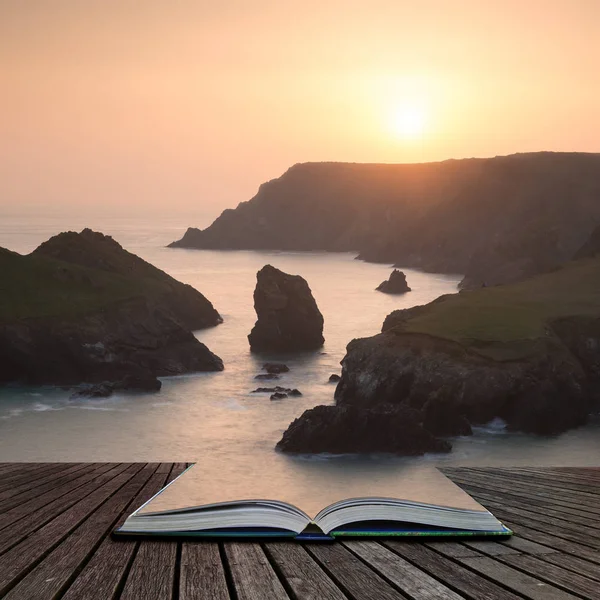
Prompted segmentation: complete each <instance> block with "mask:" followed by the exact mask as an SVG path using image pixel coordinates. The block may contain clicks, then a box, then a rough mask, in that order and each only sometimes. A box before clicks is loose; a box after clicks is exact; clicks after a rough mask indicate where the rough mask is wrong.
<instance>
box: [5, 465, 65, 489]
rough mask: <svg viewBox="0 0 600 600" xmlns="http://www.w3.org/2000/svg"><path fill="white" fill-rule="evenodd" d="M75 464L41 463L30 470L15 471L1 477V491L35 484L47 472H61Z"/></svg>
mask: <svg viewBox="0 0 600 600" xmlns="http://www.w3.org/2000/svg"><path fill="white" fill-rule="evenodd" d="M72 466H73V463H48V464H44V463H40V464H37V465H35V467H34V468H32V469H30V470H29V471H27V472H25V471H14V472H12V473H10V474H8V475H6V476H4V477H2V478H0V492H4V491H6V490H10V489H13V488H14V487H17V486H20V485H22V484H32V485H33V484H34V483H35V481H36V480H37V479H39V478H42V477H44V476H45V475H47V474H52V473H60V472H61V471H64V470H66V469H68V468H70V467H72Z"/></svg>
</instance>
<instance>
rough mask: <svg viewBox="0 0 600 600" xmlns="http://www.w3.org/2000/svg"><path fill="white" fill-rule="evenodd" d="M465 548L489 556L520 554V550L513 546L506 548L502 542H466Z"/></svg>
mask: <svg viewBox="0 0 600 600" xmlns="http://www.w3.org/2000/svg"><path fill="white" fill-rule="evenodd" d="M464 544H465V546H467V547H468V548H471V549H472V550H477V551H478V552H482V553H483V554H487V555H488V556H505V555H507V554H520V552H519V551H518V550H516V549H515V548H512V547H511V546H506V545H504V544H501V543H500V542H492V541H486V540H477V541H472V542H464Z"/></svg>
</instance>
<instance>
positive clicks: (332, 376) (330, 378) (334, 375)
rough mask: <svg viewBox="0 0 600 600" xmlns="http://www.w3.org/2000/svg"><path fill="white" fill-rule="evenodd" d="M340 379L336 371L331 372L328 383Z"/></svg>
mask: <svg viewBox="0 0 600 600" xmlns="http://www.w3.org/2000/svg"><path fill="white" fill-rule="evenodd" d="M340 379H341V376H340V375H337V374H336V373H332V374H331V375H330V376H329V383H337V382H338V381H339V380H340Z"/></svg>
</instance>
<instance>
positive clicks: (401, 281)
mask: <svg viewBox="0 0 600 600" xmlns="http://www.w3.org/2000/svg"><path fill="white" fill-rule="evenodd" d="M377 291H378V292H383V293H385V294H405V293H406V292H410V288H409V287H408V284H407V283H406V275H405V274H404V273H403V272H402V271H398V269H394V270H393V271H392V273H391V274H390V278H389V279H388V280H386V281H384V282H382V283H380V284H379V285H378V286H377Z"/></svg>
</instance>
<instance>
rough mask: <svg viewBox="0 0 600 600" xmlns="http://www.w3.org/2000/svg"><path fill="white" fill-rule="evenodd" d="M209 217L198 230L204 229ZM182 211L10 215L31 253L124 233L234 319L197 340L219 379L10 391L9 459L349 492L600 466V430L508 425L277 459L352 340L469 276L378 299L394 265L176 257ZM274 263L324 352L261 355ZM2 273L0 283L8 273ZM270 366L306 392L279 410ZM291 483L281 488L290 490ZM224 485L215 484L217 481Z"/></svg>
mask: <svg viewBox="0 0 600 600" xmlns="http://www.w3.org/2000/svg"><path fill="white" fill-rule="evenodd" d="M198 221H200V222H198ZM209 222H210V220H207V221H206V222H202V219H198V220H196V222H191V221H190V217H189V216H186V215H181V216H173V215H168V216H163V215H157V216H152V215H150V216H145V217H139V216H131V217H119V216H115V215H110V216H106V215H97V216H95V217H93V216H89V215H87V216H83V215H78V214H76V213H68V214H50V215H47V214H46V215H44V214H31V213H27V214H19V213H18V207H14V208H13V213H12V214H10V215H4V216H0V246H2V247H5V248H9V249H11V250H14V251H16V252H19V253H28V252H30V251H32V250H33V249H34V248H35V247H37V246H38V245H39V244H40V243H41V242H43V241H45V240H46V239H48V238H49V237H51V236H52V235H55V234H57V233H59V232H61V231H66V230H75V231H80V230H81V229H83V228H84V227H91V228H92V229H94V230H96V231H102V232H103V233H106V234H108V235H111V236H113V237H114V238H115V239H116V240H117V241H118V242H119V243H121V244H122V245H123V246H124V247H125V248H126V249H127V250H129V251H130V252H133V253H135V254H137V255H139V256H141V257H142V258H144V259H145V260H147V261H149V262H151V263H152V264H154V265H156V266H157V267H159V268H160V269H163V270H164V271H166V272H167V273H169V274H170V275H172V276H173V277H175V278H177V279H178V280H180V281H183V282H185V283H189V284H190V285H192V286H194V287H195V288H197V289H198V290H200V291H201V292H202V293H203V294H204V295H205V296H206V297H207V298H209V300H210V301H211V302H212V303H213V304H214V306H215V307H216V308H217V310H218V311H219V312H220V313H221V315H222V316H223V319H224V323H223V324H222V325H219V326H218V327H215V328H211V329H207V330H202V331H198V332H196V336H197V337H198V339H199V340H201V341H202V342H203V343H205V344H206V345H207V346H208V347H209V348H210V349H211V350H212V351H213V352H215V353H216V354H218V355H219V356H220V357H221V358H222V359H223V361H224V363H225V370H224V371H223V372H220V373H198V374H191V375H185V376H179V377H171V378H164V379H163V380H162V383H163V386H162V389H161V391H160V392H158V393H153V394H140V393H137V394H133V393H118V394H115V395H114V396H112V397H110V398H104V399H77V400H73V399H71V398H70V392H69V391H67V390H63V389H61V388H56V387H36V388H34V387H17V386H8V387H3V388H0V461H70V462H73V461H93V462H99V461H119V462H121V461H187V462H201V463H202V464H203V468H204V469H205V470H207V472H208V473H210V472H212V473H214V478H212V477H208V478H207V481H208V483H207V485H208V486H209V487H210V486H211V485H213V484H211V483H210V482H211V481H215V482H216V481H223V480H227V479H229V480H231V479H235V480H236V481H239V480H240V479H241V480H242V481H243V480H244V479H245V480H247V481H250V480H252V479H253V478H256V477H273V480H274V481H275V480H276V481H278V482H279V483H278V485H280V486H289V487H290V489H291V488H293V487H296V486H302V487H304V488H306V486H311V487H312V486H324V485H325V486H331V485H338V484H339V485H343V482H344V480H345V479H348V478H350V479H353V478H356V477H396V476H399V475H400V474H401V473H402V472H403V471H406V470H412V469H415V468H419V467H420V466H422V465H436V466H450V465H481V466H483V465H487V466H516V465H538V466H539V465H580V466H584V465H597V464H598V461H599V457H600V422H599V421H598V419H594V420H593V421H592V422H591V423H590V424H588V425H586V426H585V427H581V428H579V429H575V430H572V431H568V432H566V433H564V434H562V435H556V436H549V437H539V436H532V435H525V434H521V433H514V432H509V431H507V430H506V428H505V426H504V423H502V422H501V421H499V420H496V421H494V422H491V423H489V424H487V425H486V426H483V427H478V428H476V429H475V431H474V435H473V436H469V437H459V438H455V439H453V440H452V442H453V446H454V447H453V450H452V452H451V453H449V454H429V455H425V456H423V457H418V458H414V457H411V458H406V457H395V456H389V455H381V454H373V455H367V456H364V455H363V456H358V455H343V456H332V455H306V456H290V455H286V454H283V453H280V452H278V451H276V450H275V445H276V443H277V442H278V441H279V439H280V438H281V436H282V434H283V432H284V431H285V429H286V428H287V427H288V425H289V424H290V423H291V422H292V421H293V420H294V419H295V418H297V417H299V416H300V415H301V414H302V413H303V412H304V411H305V410H307V409H309V408H312V407H313V406H316V405H319V404H333V403H334V398H333V396H334V390H335V385H334V384H331V383H329V382H328V380H329V376H330V375H331V374H333V373H337V374H339V373H340V372H341V367H340V361H341V360H342V358H343V357H344V354H345V349H346V345H347V344H348V343H349V342H350V341H351V340H352V339H353V338H357V337H365V336H370V335H374V334H377V333H378V332H379V331H380V330H381V325H382V323H383V320H384V318H385V316H386V315H387V314H389V313H390V312H391V311H392V310H394V309H399V308H408V307H411V306H415V305H419V304H424V303H427V302H430V301H432V300H434V299H435V298H437V297H438V296H440V295H442V294H448V293H456V292H457V285H458V282H459V281H460V279H461V276H460V274H435V273H423V272H420V271H415V270H411V269H403V270H404V271H405V273H406V276H407V281H408V284H409V286H410V287H411V288H412V291H411V292H409V293H407V294H405V295H402V296H390V295H386V294H382V293H380V292H376V291H375V287H376V286H377V285H378V284H379V283H381V282H382V281H383V280H384V279H387V277H388V276H389V273H390V270H391V266H390V265H382V264H370V263H365V262H362V261H359V260H355V254H353V253H324V252H272V251H269V252H266V251H252V252H250V251H212V250H185V249H169V248H167V247H166V246H167V244H168V243H169V242H171V241H173V240H175V239H179V238H180V237H181V236H182V235H183V233H184V232H185V230H186V228H187V227H188V226H190V225H195V226H196V225H197V226H201V227H203V226H206V225H207V224H209ZM266 264H271V265H273V266H275V267H277V268H279V269H281V270H283V271H285V272H287V273H292V274H298V275H302V276H303V277H304V278H305V279H306V280H307V281H308V283H309V285H310V287H311V289H312V291H313V295H314V297H315V299H316V301H317V304H318V306H319V308H320V310H321V312H322V313H323V316H324V319H325V330H324V336H325V345H324V346H323V348H322V349H320V350H317V351H315V352H307V353H302V354H294V355H260V356H257V355H254V354H251V353H250V348H249V345H248V339H247V336H248V333H249V332H250V330H251V328H252V326H253V324H254V322H255V320H256V314H255V312H254V307H253V290H254V286H255V283H256V272H257V271H258V270H259V269H260V268H262V267H263V266H264V265H266ZM0 277H1V274H0ZM267 361H280V362H285V363H286V364H287V365H288V366H289V368H290V371H289V373H285V374H283V375H282V376H281V379H280V380H278V381H275V382H272V383H273V384H277V385H282V386H285V387H292V388H298V389H299V390H300V391H301V392H302V396H301V397H297V398H287V399H284V400H279V401H271V400H270V399H269V395H268V394H257V393H253V390H254V389H256V388H257V387H259V386H261V385H270V384H271V382H261V381H257V380H256V379H255V376H256V375H257V374H259V373H260V372H261V367H262V365H263V363H265V362H267ZM281 482H283V483H281ZM214 485H216V484H214Z"/></svg>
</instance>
